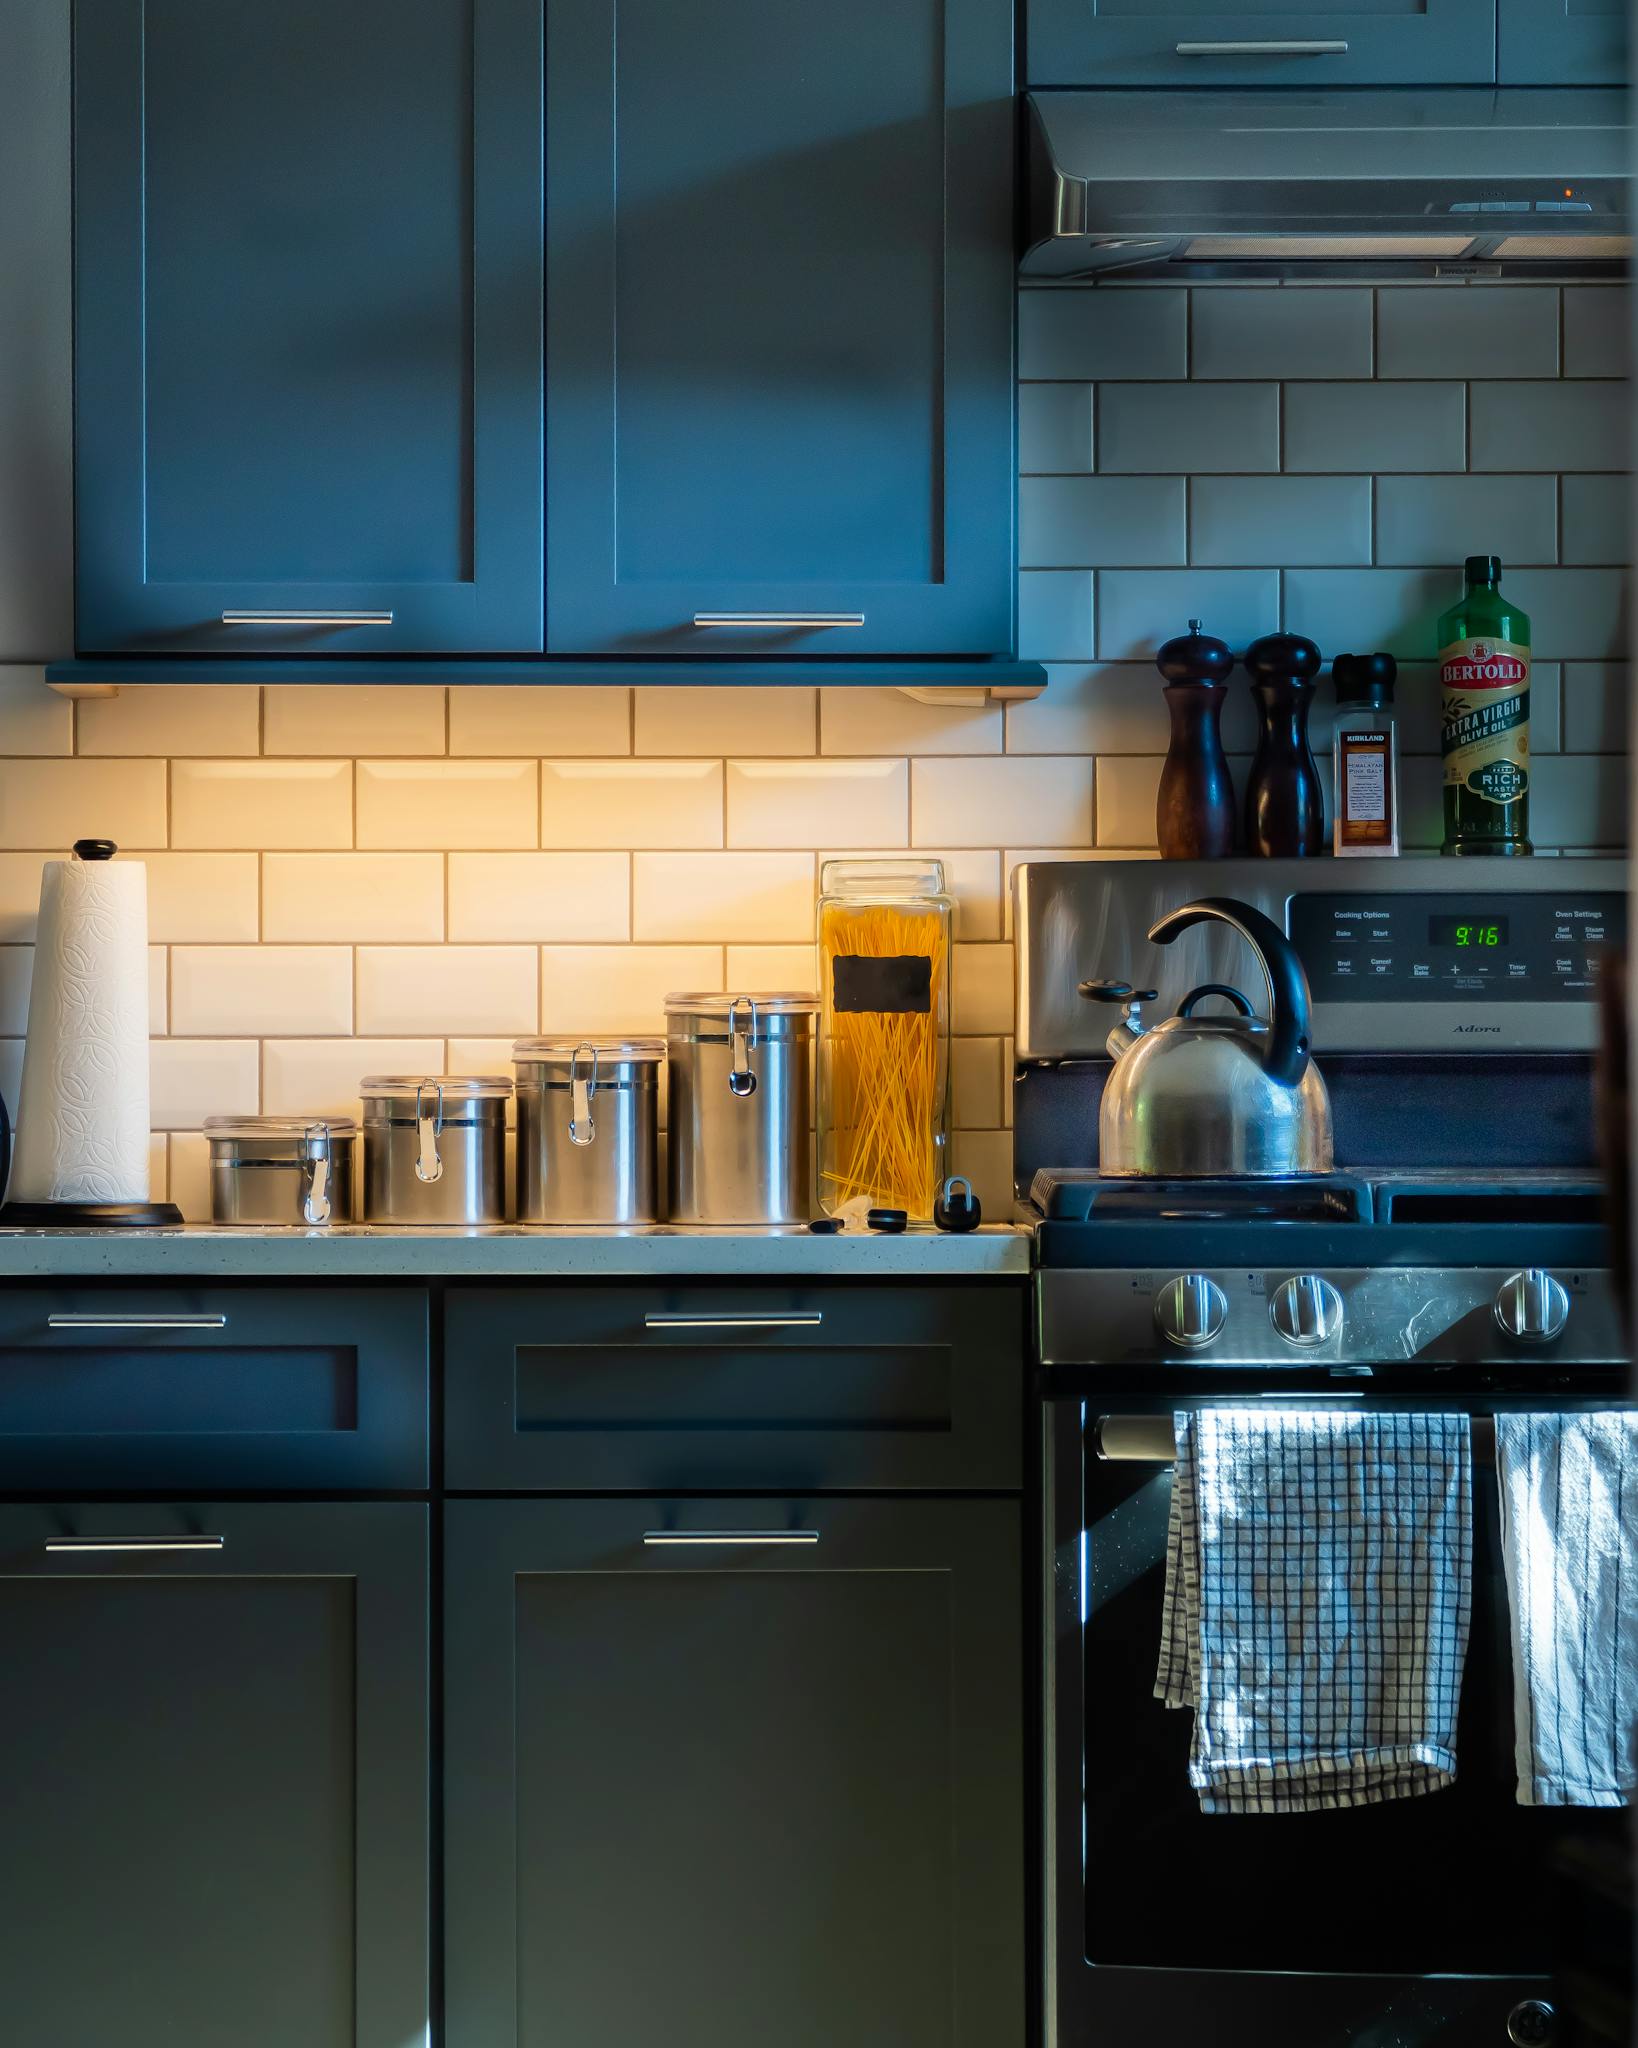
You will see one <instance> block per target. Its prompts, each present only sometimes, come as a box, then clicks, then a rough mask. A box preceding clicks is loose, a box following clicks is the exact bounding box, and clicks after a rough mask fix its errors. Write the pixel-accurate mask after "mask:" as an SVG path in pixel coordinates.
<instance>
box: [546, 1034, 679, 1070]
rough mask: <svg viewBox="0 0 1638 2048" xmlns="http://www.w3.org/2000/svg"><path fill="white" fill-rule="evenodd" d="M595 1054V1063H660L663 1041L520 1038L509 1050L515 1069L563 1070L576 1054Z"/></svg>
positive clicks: (663, 1054) (646, 1039)
mask: <svg viewBox="0 0 1638 2048" xmlns="http://www.w3.org/2000/svg"><path fill="white" fill-rule="evenodd" d="M577 1052H578V1053H593V1052H594V1053H596V1055H597V1057H598V1060H599V1061H600V1062H603V1063H607V1062H609V1061H621V1062H629V1063H630V1064H632V1065H636V1064H637V1063H638V1062H639V1061H642V1060H663V1059H664V1058H665V1040H664V1039H663V1038H520V1039H518V1040H517V1041H516V1042H515V1043H514V1044H513V1047H512V1057H513V1059H514V1060H516V1061H517V1063H518V1065H519V1066H525V1065H527V1066H559V1065H561V1066H567V1065H568V1064H569V1062H570V1061H571V1060H572V1059H573V1058H574V1056H575V1054H576V1053H577Z"/></svg>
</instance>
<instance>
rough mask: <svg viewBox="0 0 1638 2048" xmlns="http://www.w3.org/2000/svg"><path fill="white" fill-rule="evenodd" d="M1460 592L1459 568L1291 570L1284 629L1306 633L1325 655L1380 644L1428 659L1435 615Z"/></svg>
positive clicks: (1434, 645) (1434, 649)
mask: <svg viewBox="0 0 1638 2048" xmlns="http://www.w3.org/2000/svg"><path fill="white" fill-rule="evenodd" d="M1461 594H1462V579H1461V571H1460V568H1459V567H1458V568H1457V569H1456V570H1454V571H1452V570H1451V569H1450V568H1448V567H1447V568H1443V569H1291V570H1288V571H1287V572H1286V577H1285V630H1286V631H1287V632H1288V633H1306V634H1307V636H1308V637H1309V639H1310V640H1317V641H1318V642H1319V644H1320V646H1321V647H1322V648H1323V649H1324V651H1325V652H1326V653H1327V654H1333V653H1335V652H1337V650H1338V649H1345V648H1353V649H1356V650H1357V649H1365V648H1380V649H1382V650H1384V651H1385V652H1386V653H1388V654H1396V655H1399V656H1401V657H1402V658H1403V659H1405V660H1407V661H1429V660H1431V659H1432V658H1433V656H1434V655H1436V654H1437V653H1438V651H1439V648H1438V635H1437V631H1436V625H1437V621H1438V617H1439V614H1440V613H1441V612H1442V611H1444V610H1446V609H1447V607H1448V606H1450V605H1452V604H1454V603H1455V601H1456V599H1457V598H1458V597H1460V596H1461Z"/></svg>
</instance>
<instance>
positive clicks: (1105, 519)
mask: <svg viewBox="0 0 1638 2048" xmlns="http://www.w3.org/2000/svg"><path fill="white" fill-rule="evenodd" d="M1185 490H1186V485H1185V480H1184V479H1183V478H1182V477H1180V476H1159V477H1155V476H1026V477H1024V478H1022V479H1021V481H1020V482H1019V485H1018V560H1019V563H1020V564H1021V566H1022V567H1024V568H1026V569H1066V568H1087V569H1094V568H1096V569H1106V568H1113V567H1118V566H1122V565H1129V566H1137V565H1139V564H1144V565H1150V566H1152V565H1154V564H1155V563H1162V562H1182V561H1184V560H1186V559H1187V535H1186V530H1185V529H1186V525H1187V521H1186V518H1185V512H1184V496H1185Z"/></svg>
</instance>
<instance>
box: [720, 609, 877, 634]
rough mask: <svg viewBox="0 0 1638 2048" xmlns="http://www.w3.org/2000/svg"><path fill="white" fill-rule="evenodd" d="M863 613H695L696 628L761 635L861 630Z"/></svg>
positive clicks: (863, 619)
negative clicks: (730, 628) (737, 628)
mask: <svg viewBox="0 0 1638 2048" xmlns="http://www.w3.org/2000/svg"><path fill="white" fill-rule="evenodd" d="M864 622H865V615H864V613H863V612H696V613H695V614H694V624H695V625H696V626H740V627H746V626H749V627H753V628H754V627H760V628H761V629H762V630H763V631H764V632H773V633H796V632H819V631H821V630H824V629H827V628H829V627H832V626H862V625H863V624H864Z"/></svg>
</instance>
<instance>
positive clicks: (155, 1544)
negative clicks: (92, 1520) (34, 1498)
mask: <svg viewBox="0 0 1638 2048" xmlns="http://www.w3.org/2000/svg"><path fill="white" fill-rule="evenodd" d="M45 1547H46V1549H47V1550H48V1551H50V1552H53V1553H55V1554H66V1555H68V1556H71V1557H74V1556H78V1557H89V1556H93V1555H95V1554H96V1553H98V1552H101V1551H115V1552H120V1553H128V1552H131V1551H137V1550H224V1549H226V1547H227V1538H226V1537H225V1536H48V1537H47V1538H46V1545H45Z"/></svg>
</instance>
